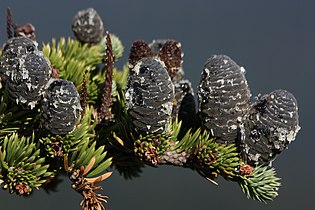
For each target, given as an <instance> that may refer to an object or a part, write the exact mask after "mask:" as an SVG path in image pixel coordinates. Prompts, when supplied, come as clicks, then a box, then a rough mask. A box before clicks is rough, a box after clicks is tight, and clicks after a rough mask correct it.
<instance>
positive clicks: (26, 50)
mask: <svg viewBox="0 0 315 210" xmlns="http://www.w3.org/2000/svg"><path fill="white" fill-rule="evenodd" d="M34 52H37V43H36V42H34V41H32V40H31V39H28V38H26V37H13V38H11V39H9V40H8V41H7V42H6V43H5V45H4V47H3V51H2V56H1V58H0V77H1V79H2V80H3V81H5V80H6V79H7V78H8V77H10V76H11V72H13V71H15V70H16V68H17V67H18V66H17V65H18V63H19V59H20V58H21V56H23V55H26V54H31V53H34Z"/></svg>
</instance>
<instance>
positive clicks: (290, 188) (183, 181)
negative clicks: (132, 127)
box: [0, 0, 315, 210]
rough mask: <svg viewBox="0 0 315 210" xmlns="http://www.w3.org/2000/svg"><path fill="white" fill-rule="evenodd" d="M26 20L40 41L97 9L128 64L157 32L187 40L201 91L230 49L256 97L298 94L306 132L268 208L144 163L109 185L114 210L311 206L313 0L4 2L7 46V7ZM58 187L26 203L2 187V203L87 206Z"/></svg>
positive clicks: (65, 32)
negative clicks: (208, 70) (213, 59)
mask: <svg viewBox="0 0 315 210" xmlns="http://www.w3.org/2000/svg"><path fill="white" fill-rule="evenodd" d="M8 6H10V7H11V8H12V11H13V19H14V21H16V22H17V23H18V24H20V25H23V24H25V23H27V22H31V23H33V25H35V27H36V31H37V33H36V34H37V41H38V42H39V43H41V42H48V41H50V40H51V38H52V37H55V38H58V37H60V36H65V37H68V36H73V34H72V31H71V20H72V16H73V15H74V14H75V13H76V11H78V10H80V9H85V8H88V7H94V8H95V9H96V10H97V11H98V13H99V14H100V16H101V17H102V18H103V21H104V25H105V30H108V31H110V32H111V33H114V34H116V35H117V36H119V37H120V39H121V40H122V42H123V44H124V45H125V49H126V50H125V53H124V57H123V58H122V59H121V61H120V62H119V63H118V64H117V66H118V67H121V66H122V65H123V64H124V63H125V62H126V61H127V56H128V51H129V49H130V46H131V44H132V42H133V41H134V40H136V39H144V40H146V41H147V42H151V40H153V39H157V38H172V39H177V40H178V41H180V42H181V43H182V46H183V51H184V53H185V56H184V71H185V77H186V78H187V79H189V80H190V81H191V82H192V83H193V86H194V88H195V92H196V90H197V89H196V87H197V85H198V83H199V78H200V74H201V71H202V68H203V65H204V62H205V61H206V60H207V58H208V57H210V56H211V55H213V54H226V55H228V56H230V57H231V58H232V59H234V60H235V61H236V62H237V63H239V64H240V65H242V66H244V67H245V69H246V72H247V73H246V78H247V80H248V83H249V86H250V88H251V92H252V94H253V95H254V96H255V95H257V94H259V93H262V94H264V93H268V92H270V91H272V90H274V89H280V88H281V89H287V90H288V91H290V92H292V93H293V94H294V95H295V97H296V98H297V100H298V104H299V115H300V124H301V127H302V130H301V131H300V133H299V134H298V136H297V139H296V141H295V142H293V143H292V144H291V145H290V147H289V150H287V151H285V152H284V153H283V154H282V155H281V156H280V157H279V158H278V159H277V160H276V161H275V162H274V166H275V167H276V170H277V173H278V176H279V177H281V178H282V187H281V189H280V192H279V193H280V195H279V197H277V198H276V199H275V200H274V201H273V202H271V203H269V204H267V205H266V204H262V203H259V202H257V201H253V200H248V199H247V198H246V196H245V195H244V194H243V193H242V192H241V189H240V188H239V187H238V185H237V184H236V183H234V182H227V181H225V180H223V179H219V180H218V181H219V184H220V185H219V186H214V185H212V184H211V183H210V182H207V181H206V180H204V179H203V178H202V177H200V176H199V175H198V174H197V173H196V172H194V171H191V170H188V169H183V168H176V167H171V166H163V167H159V168H151V167H146V168H145V169H144V170H143V173H142V174H141V177H139V178H136V179H134V180H124V179H123V177H121V176H119V173H118V172H115V171H114V175H113V176H112V177H111V178H110V179H108V180H106V181H104V183H103V186H104V193H106V194H107V195H109V197H110V199H109V203H108V204H107V205H106V208H107V209H109V210H123V209H137V210H162V209H163V210H174V209H178V210H190V209H195V210H204V209H220V210H230V209H236V210H253V209H255V210H282V209H283V210H297V209H303V210H308V209H309V210H313V209H315V202H314V189H315V183H314V180H313V177H314V173H315V164H314V162H315V158H314V155H313V154H314V149H315V141H314V136H313V134H312V131H313V130H314V128H313V126H314V118H315V114H314V107H315V99H314V90H315V85H314V84H315V80H314V78H315V73H314V72H315V41H314V39H315V1H312V0H299V1H298V0H286V1H284V0H278V1H272V0H265V1H253V0H238V1H235V0H203V1H202V0H200V1H197V0H195V1H188V0H186V1H185V0H182V1H175V0H174V1H171V0H168V1H165V0H159V1H152V0H151V1H150V0H132V1H128V0H125V1H122V0H112V1H109V0H107V1H105V0H103V1H83V0H76V1H74V0H72V1H65V0H63V1H61V0H54V1H40V0H28V1H14V0H10V1H9V0H0V43H1V44H2V43H4V42H5V41H6V31H5V30H6V26H5V23H6V8H7V7H8ZM58 190H59V192H57V193H52V194H50V195H48V194H46V193H45V192H44V191H38V192H35V193H34V195H33V196H32V197H31V198H27V199H23V198H19V197H18V196H16V195H10V194H9V193H8V192H6V191H2V190H0V209H1V210H2V209H10V210H17V209H24V210H28V209H36V210H37V209H46V210H55V209H80V206H79V202H80V200H81V197H80V195H79V194H77V193H76V192H74V191H73V190H72V189H71V187H70V182H69V181H68V180H65V181H64V182H63V183H62V184H61V185H60V186H59V187H58Z"/></svg>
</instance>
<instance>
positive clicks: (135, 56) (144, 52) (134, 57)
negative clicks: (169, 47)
mask: <svg viewBox="0 0 315 210" xmlns="http://www.w3.org/2000/svg"><path fill="white" fill-rule="evenodd" d="M145 57H152V52H151V49H150V47H149V46H148V44H147V43H146V42H145V41H143V40H137V41H134V42H133V44H132V46H131V49H130V53H129V60H128V62H129V68H130V69H132V68H134V67H135V65H136V64H137V63H138V61H140V60H141V58H145Z"/></svg>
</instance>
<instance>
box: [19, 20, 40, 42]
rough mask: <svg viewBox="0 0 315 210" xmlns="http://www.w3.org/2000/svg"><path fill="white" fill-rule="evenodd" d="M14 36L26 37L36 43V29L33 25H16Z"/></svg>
mask: <svg viewBox="0 0 315 210" xmlns="http://www.w3.org/2000/svg"><path fill="white" fill-rule="evenodd" d="M14 36H24V37H26V38H29V39H31V40H33V41H35V38H36V35H35V27H34V26H33V25H32V24H31V23H27V24H25V25H23V26H18V25H16V24H14Z"/></svg>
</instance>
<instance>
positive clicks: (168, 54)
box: [159, 40, 184, 81]
mask: <svg viewBox="0 0 315 210" xmlns="http://www.w3.org/2000/svg"><path fill="white" fill-rule="evenodd" d="M183 55H184V54H183V52H182V47H181V44H180V43H179V42H177V41H175V40H167V41H166V42H165V43H164V45H163V46H162V48H161V49H160V52H159V59H160V60H161V61H163V62H164V64H165V66H166V69H167V71H168V74H169V75H170V77H171V79H172V80H177V81H178V80H180V79H181V77H180V76H179V75H178V74H180V73H181V69H182V64H183Z"/></svg>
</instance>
